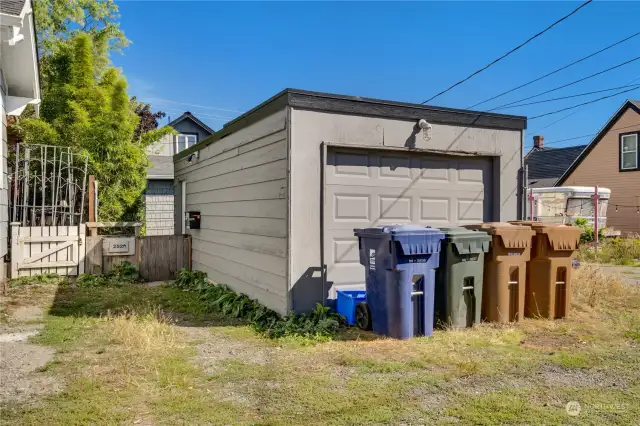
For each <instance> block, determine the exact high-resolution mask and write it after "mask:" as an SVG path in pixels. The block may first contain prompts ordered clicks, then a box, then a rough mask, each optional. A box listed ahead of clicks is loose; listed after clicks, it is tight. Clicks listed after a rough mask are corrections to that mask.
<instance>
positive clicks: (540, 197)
mask: <svg viewBox="0 0 640 426" xmlns="http://www.w3.org/2000/svg"><path fill="white" fill-rule="evenodd" d="M594 194H595V187H593V186H559V187H553V188H533V197H534V207H533V212H534V215H533V216H534V220H540V221H542V222H548V223H561V224H572V223H575V221H576V219H577V218H584V219H587V221H588V222H589V224H591V225H592V226H593V221H594V209H593V195H594ZM598 195H600V199H599V201H598V227H599V228H600V229H602V228H605V227H606V226H607V206H608V205H609V198H611V190H610V189H608V188H598ZM529 210H530V207H529V206H527V211H529ZM527 216H529V215H527Z"/></svg>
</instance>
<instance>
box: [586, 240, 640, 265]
mask: <svg viewBox="0 0 640 426" xmlns="http://www.w3.org/2000/svg"><path fill="white" fill-rule="evenodd" d="M578 257H579V258H580V260H583V261H585V262H600V263H607V264H612V265H636V264H639V263H640V239H634V238H612V239H605V240H603V241H602V242H601V243H600V245H599V247H598V250H597V251H596V250H595V248H594V247H589V246H586V245H582V246H581V247H580V251H579V252H578Z"/></svg>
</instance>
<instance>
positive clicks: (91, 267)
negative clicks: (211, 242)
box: [85, 235, 191, 281]
mask: <svg viewBox="0 0 640 426" xmlns="http://www.w3.org/2000/svg"><path fill="white" fill-rule="evenodd" d="M104 238H109V237H108V236H104V235H97V236H87V237H86V241H87V243H86V248H87V251H86V256H85V271H86V273H88V274H96V275H97V274H101V273H106V272H108V271H109V270H111V268H112V267H113V265H116V264H118V263H120V262H123V261H127V262H129V263H132V264H134V265H136V266H137V267H138V269H139V271H140V277H141V278H142V279H144V280H145V281H166V280H172V279H175V277H176V272H177V271H178V270H179V269H180V268H191V237H189V236H182V235H153V236H147V237H135V239H134V240H135V251H134V254H124V255H114V254H107V253H104V250H103V239H104ZM132 239H133V238H132Z"/></svg>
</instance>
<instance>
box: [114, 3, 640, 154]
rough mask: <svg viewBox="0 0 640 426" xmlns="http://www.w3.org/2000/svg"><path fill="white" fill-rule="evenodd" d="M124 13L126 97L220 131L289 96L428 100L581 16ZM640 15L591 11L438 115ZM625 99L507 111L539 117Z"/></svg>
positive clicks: (594, 7) (588, 125) (325, 6)
mask: <svg viewBox="0 0 640 426" xmlns="http://www.w3.org/2000/svg"><path fill="white" fill-rule="evenodd" d="M118 4H119V6H120V14H121V26H122V28H123V29H124V31H125V33H126V34H127V36H128V37H129V38H130V39H131V40H132V44H131V46H130V47H128V48H127V49H126V50H125V52H124V55H114V56H113V62H114V63H115V65H116V66H118V67H121V68H122V69H123V70H124V73H125V75H126V76H127V79H128V81H129V84H130V93H131V94H132V95H136V96H138V97H139V98H140V99H142V100H147V101H149V102H150V103H151V104H152V105H153V107H154V109H160V110H163V111H166V112H167V114H168V115H170V116H172V117H174V118H175V117H177V116H178V115H180V113H181V112H183V111H185V110H189V111H191V112H193V113H195V114H196V115H198V116H199V117H200V118H201V119H202V120H203V121H205V122H206V123H207V124H209V125H211V127H213V128H214V129H219V128H220V127H222V125H223V124H224V123H225V122H226V121H228V120H229V119H231V118H233V117H235V116H237V115H239V113H240V112H243V111H246V110H248V109H250V108H252V107H254V106H255V105H257V104H259V103H261V102H263V101H264V100H266V99H268V98H269V97H271V96H273V95H274V94H275V93H277V92H278V91H280V90H282V89H283V88H285V87H295V88H299V89H306V90H316V91H323V92H331V93H339V94H347V95H357V96H367V97H375V98H381V99H389V100H397V101H405V102H418V103H419V102H422V101H424V100H426V99H428V98H430V97H431V96H432V95H434V94H436V93H438V92H439V91H440V90H442V89H444V88H446V87H448V86H449V85H451V84H453V83H455V82H456V81H458V80H460V79H462V78H464V77H466V76H467V75H469V74H470V73H471V72H473V71H475V70H477V69H478V68H480V67H482V66H484V65H486V64H487V63H488V62H490V61H491V60H493V59H495V58H497V57H498V56H500V55H502V54H504V53H506V52H507V51H508V50H510V49H511V48H513V47H515V46H516V45H518V44H520V43H521V42H523V41H524V40H526V39H527V38H529V37H530V36H532V35H533V34H535V33H537V32H538V31H540V30H542V29H543V28H545V27H546V26H548V25H549V24H551V23H552V22H554V21H555V20H557V19H559V18H560V17H562V16H564V15H565V14H567V13H569V12H570V11H571V10H573V9H574V8H575V7H577V6H578V5H579V3H576V2H413V3H399V2H376V3H364V2H356V3H310V2H300V3H285V2H278V3H265V2H261V3H248V2H235V3H216V2H205V1H199V2H197V1H179V2H161V1H137V2H136V1H118ZM638 17H640V2H607V1H596V2H593V3H591V4H589V5H588V6H586V7H585V8H583V9H582V10H581V11H579V12H578V13H577V14H575V15H574V16H572V17H571V18H569V19H568V20H566V21H565V22H563V23H561V24H559V25H558V26H557V27H555V28H553V29H552V30H551V31H549V32H548V33H546V34H544V35H543V36H541V37H539V38H537V39H536V40H534V41H533V42H531V43H530V44H528V45H527V46H525V47H524V48H522V49H521V50H519V51H518V52H516V53H515V54H513V55H511V56H510V57H508V58H507V59H505V60H503V61H502V62H500V63H498V64H496V65H494V66H493V67H491V68H490V69H488V70H487V71H485V72H483V73H482V74H480V75H478V76H476V77H474V78H473V79H471V80H469V81H468V82H467V83H465V84H463V85H461V86H459V87H457V88H455V89H453V90H452V91H450V92H449V93H446V94H445V95H443V96H440V97H438V98H436V99H435V100H434V101H432V102H430V104H432V105H442V106H449V107H456V108H467V107H469V106H471V105H473V104H475V103H477V102H480V101H482V100H484V99H486V98H489V97H491V96H493V95H496V94H498V93H501V92H503V91H505V90H508V89H511V88H513V87H515V86H518V85H519V84H522V83H524V82H527V81H529V80H531V79H533V78H536V77H539V76H541V75H543V74H546V73H547V72H549V71H552V70H554V69H556V68H558V67H561V66H563V65H566V64H568V63H570V62H572V61H574V60H577V59H579V58H581V57H583V56H586V55H588V54H590V53H593V52H595V51H596V50H599V49H601V48H603V47H606V46H608V45H609V44H612V43H614V42H616V41H618V40H621V39H622V38H625V37H627V36H629V35H631V34H633V33H635V32H637V31H639V30H640V25H638ZM637 56H640V36H638V37H635V38H633V39H632V40H629V41H627V42H626V43H624V44H621V45H619V46H617V47H615V48H613V49H611V50H608V51H607V52H604V53H602V54H600V55H598V56H596V57H594V58H592V59H589V60H587V61H585V62H583V63H580V64H578V65H576V66H573V67H571V68H569V69H568V70H566V71H563V72H561V73H558V74H556V75H554V76H551V77H549V78H547V79H544V80H542V81H540V82H538V83H535V84H532V85H530V86H528V87H526V88H523V89H521V90H518V91H516V92H514V93H512V94H509V95H506V96H504V97H502V98H500V99H497V100H495V101H492V102H489V103H486V104H483V105H482V106H479V107H478V109H483V108H486V109H490V108H493V107H496V106H499V105H502V104H504V103H508V102H511V101H515V100H518V99H522V98H525V97H527V96H531V95H533V94H536V93H539V92H541V91H544V90H548V89H551V88H553V87H556V86H559V85H562V84H565V83H568V82H570V81H573V80H576V79H579V78H582V77H585V76H587V75H589V74H593V73H595V72H597V71H600V70H604V69H606V68H609V67H611V66H614V65H617V64H619V63H622V62H625V61H627V60H629V59H632V58H634V57H637ZM636 79H637V80H636ZM633 80H636V81H635V82H636V83H639V84H640V60H639V61H636V62H634V63H631V64H629V65H626V66H624V67H621V68H619V69H617V70H614V71H611V72H608V73H606V74H603V75H601V76H598V77H596V78H593V79H590V80H587V81H585V82H583V83H580V84H577V85H574V86H571V87H569V88H566V89H563V90H560V91H557V92H554V93H552V94H549V95H546V96H542V97H540V98H536V99H534V100H538V99H545V98H554V97H560V96H568V95H573V94H579V93H584V92H589V91H595V90H602V89H608V88H612V87H617V86H624V85H627V84H629V83H630V82H632V81H633ZM615 92H616V91H612V92H607V93H599V94H594V95H590V96H584V97H579V98H574V99H567V100H564V101H558V102H551V103H545V104H539V105H531V106H526V107H519V108H513V109H505V110H501V111H499V112H505V113H510V114H518V115H527V116H529V117H533V116H535V115H539V114H543V113H546V112H550V111H555V110H558V109H561V108H565V107H569V106H572V105H575V104H578V103H581V102H585V101H588V100H591V99H595V98H598V97H602V96H605V95H608V94H612V93H615ZM627 98H632V99H640V89H638V90H635V91H633V92H630V93H625V94H621V95H618V96H615V97H612V98H609V99H606V100H604V101H601V102H597V103H595V104H592V105H588V106H585V107H582V108H579V109H576V110H569V111H566V112H563V113H559V114H554V115H550V116H547V117H543V118H540V119H535V120H531V121H530V122H529V130H528V131H527V145H530V144H531V142H530V141H531V137H532V136H533V133H532V132H531V131H536V130H539V131H538V132H536V133H539V134H543V135H544V136H545V140H546V142H547V143H552V142H555V141H559V140H562V139H565V138H572V137H574V136H581V135H587V134H591V133H595V132H597V131H598V130H599V129H600V127H601V126H603V125H604V124H605V122H606V121H607V120H608V118H609V117H610V116H611V115H612V114H613V113H614V112H615V110H616V109H617V108H618V107H619V106H620V105H621V104H622V102H623V101H624V100H625V99H627ZM169 101H170V102H169ZM174 102H178V103H174ZM187 104H189V105H187ZM570 114H571V115H570ZM567 116H568V118H566V119H563V120H561V121H559V122H558V123H556V124H552V123H554V122H555V121H557V120H559V119H561V118H563V117H567ZM165 123H166V121H165ZM163 124H164V123H163ZM545 126H548V127H545ZM589 140H590V138H589V137H585V138H582V139H576V140H571V141H566V142H560V143H554V144H551V145H550V146H555V147H561V146H570V145H578V144H581V143H584V144H586V143H588V142H589Z"/></svg>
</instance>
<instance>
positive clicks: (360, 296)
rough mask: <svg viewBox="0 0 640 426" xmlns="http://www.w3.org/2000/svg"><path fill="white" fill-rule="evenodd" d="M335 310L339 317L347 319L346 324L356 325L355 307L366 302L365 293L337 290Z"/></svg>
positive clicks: (361, 291)
mask: <svg viewBox="0 0 640 426" xmlns="http://www.w3.org/2000/svg"><path fill="white" fill-rule="evenodd" d="M336 293H337V299H338V300H337V302H336V305H337V310H338V313H339V314H340V315H342V316H343V317H345V318H346V319H347V323H349V324H351V325H354V324H355V323H356V305H357V304H358V303H360V302H366V301H367V292H366V291H364V290H338V291H337V292H336Z"/></svg>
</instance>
